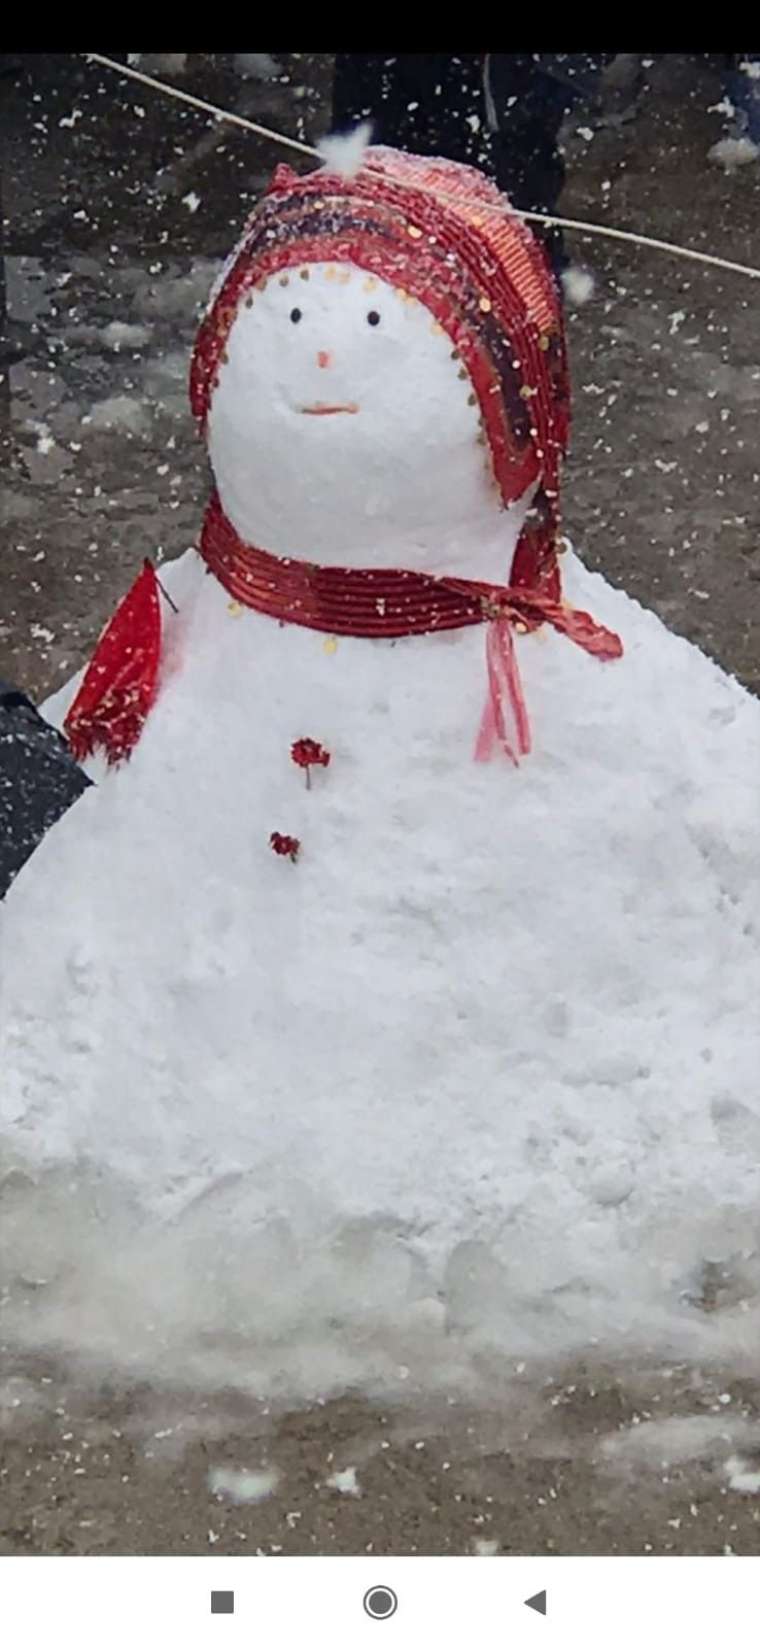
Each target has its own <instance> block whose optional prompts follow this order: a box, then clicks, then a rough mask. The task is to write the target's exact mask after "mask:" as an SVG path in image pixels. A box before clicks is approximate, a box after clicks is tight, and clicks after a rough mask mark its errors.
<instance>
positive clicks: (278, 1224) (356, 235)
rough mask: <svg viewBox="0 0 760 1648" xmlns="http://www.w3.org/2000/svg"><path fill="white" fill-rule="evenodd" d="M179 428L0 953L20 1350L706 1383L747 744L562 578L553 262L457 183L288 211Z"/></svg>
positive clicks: (384, 167) (748, 991) (736, 1113)
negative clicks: (53, 817)
mask: <svg viewBox="0 0 760 1648" xmlns="http://www.w3.org/2000/svg"><path fill="white" fill-rule="evenodd" d="M191 399H192V406H193V411H194V413H195V416H196V418H197V420H198V425H199V428H200V430H201V432H202V434H203V437H204V438H205V440H206V442H207V446H208V453H209V458H210V463H211V468H212V471H213V477H214V491H213V496H212V498H211V501H210V504H209V507H208V510H207V513H206V517H205V520H204V523H203V528H202V531H201V533H200V536H199V541H198V546H197V548H193V549H192V550H189V551H188V552H187V553H186V554H185V555H184V556H182V557H181V558H180V559H179V560H177V561H176V562H174V563H172V564H170V565H164V566H163V567H162V568H161V575H160V583H159V581H158V578H157V576H156V573H155V570H154V569H153V568H152V566H151V565H150V564H146V566H145V567H144V568H143V570H142V572H140V574H139V576H138V578H137V580H136V582H135V584H134V586H133V588H132V589H131V590H130V592H129V593H128V595H127V596H126V597H125V599H124V601H123V602H122V604H121V606H120V607H119V609H118V610H117V612H116V614H115V616H114V619H113V621H112V622H111V624H110V625H109V626H108V627H107V628H106V631H105V632H104V634H103V636H102V637H101V640H100V642H99V644H98V647H97V649H96V652H95V655H94V658H93V660H92V662H91V664H90V666H89V668H88V670H87V671H86V672H85V674H84V677H83V678H81V679H78V680H77V681H76V682H73V683H71V685H70V686H69V687H68V688H67V689H65V690H64V692H63V693H62V694H59V695H58V698H57V699H56V700H55V702H54V703H53V704H52V705H51V706H48V713H49V714H50V715H51V718H52V719H55V720H56V721H57V722H58V723H59V724H60V723H61V722H62V723H63V724H64V725H65V728H66V731H67V734H68V737H69V740H70V742H71V745H72V747H73V749H74V750H75V752H76V753H77V755H78V756H79V757H80V758H81V759H82V761H83V762H84V764H85V766H86V769H87V772H88V774H89V776H90V777H91V778H93V779H94V780H95V783H94V784H93V786H92V787H91V788H90V789H88V790H87V792H86V793H85V794H84V795H83V796H82V798H81V799H80V800H79V801H78V803H77V804H76V806H75V807H74V808H73V809H72V810H71V811H70V812H69V813H68V814H67V815H66V817H65V818H64V819H63V820H62V822H61V823H59V824H58V825H57V826H56V828H55V829H54V830H53V831H52V832H51V833H50V834H49V835H48V836H47V838H46V839H45V841H44V842H43V843H42V845H41V847H40V848H39V849H38V851H37V853H36V854H35V856H34V857H33V859H31V860H30V861H29V863H28V864H27V865H26V866H25V867H24V869H23V871H22V873H21V874H20V875H19V877H18V879H17V881H16V882H15V883H14V885H13V887H12V889H11V892H10V894H9V897H8V899H7V901H6V904H5V906H4V907H3V911H2V928H1V929H0V942H1V943H2V961H1V963H0V965H1V966H2V974H1V976H0V1068H1V1069H2V1090H1V1091H0V1146H1V1150H2V1158H1V1159H2V1164H3V1167H4V1170H5V1173H6V1177H8V1175H10V1176H11V1178H12V1179H13V1185H14V1191H13V1195H12V1196H10V1197H9V1196H6V1197H3V1196H2V1195H1V1194H0V1250H1V1251H2V1253H3V1255H4V1258H3V1259H2V1261H0V1264H1V1265H2V1269H3V1272H4V1275H3V1278H2V1279H3V1281H4V1283H5V1286H6V1288H7V1289H8V1290H9V1296H10V1297H11V1299H14V1298H15V1297H16V1294H14V1287H16V1286H17V1285H18V1278H19V1276H28V1273H29V1270H30V1267H32V1266H33V1267H34V1269H35V1273H36V1272H39V1271H42V1272H43V1273H44V1280H45V1284H46V1285H45V1287H44V1288H43V1287H40V1288H39V1289H38V1292H37V1294H36V1295H35V1299H34V1301H33V1304H32V1305H30V1301H29V1299H28V1297H27V1296H26V1295H25V1296H24V1299H23V1309H22V1308H21V1306H20V1305H19V1306H18V1308H17V1309H16V1312H15V1316H13V1317H8V1318H7V1320H9V1321H11V1320H12V1321H13V1322H14V1323H15V1327H16V1330H17V1331H18V1332H24V1333H26V1334H27V1335H32V1336H37V1337H38V1338H40V1339H44V1337H45V1335H46V1333H50V1332H53V1333H54V1334H55V1335H56V1337H57V1338H58V1340H59V1341H60V1339H61V1338H62V1337H65V1333H66V1331H67V1328H66V1324H67V1323H70V1322H71V1321H75V1323H76V1332H77V1334H78V1335H79V1338H80V1340H81V1337H82V1335H83V1334H84V1335H85V1336H86V1334H87V1333H90V1335H91V1337H92V1340H93V1342H95V1343H97V1344H99V1345H101V1346H102V1345H103V1344H104V1343H105V1342H106V1340H107V1341H108V1343H109V1345H111V1347H112V1348H113V1346H115V1345H116V1346H118V1347H119V1348H120V1350H121V1352H122V1353H124V1354H126V1346H127V1343H128V1345H129V1354H130V1355H135V1354H137V1352H136V1350H135V1346H136V1345H138V1344H140V1345H142V1346H143V1348H145V1346H146V1345H147V1340H146V1339H145V1336H144V1330H145V1323H146V1320H147V1319H148V1318H149V1319H150V1324H151V1328H150V1331H151V1333H152V1334H153V1339H152V1341H151V1347H152V1348H155V1344H156V1335H157V1331H158V1330H157V1328H156V1323H157V1322H158V1321H159V1320H160V1324H161V1327H160V1332H159V1333H158V1337H159V1338H160V1339H161V1342H162V1344H163V1345H164V1346H166V1344H167V1343H171V1345H172V1346H173V1347H174V1349H175V1351H176V1350H177V1347H179V1346H181V1355H182V1358H183V1359H184V1361H183V1365H184V1366H187V1365H188V1359H192V1357H193V1356H195V1355H196V1354H199V1352H198V1346H199V1345H200V1344H202V1343H203V1344H206V1345H207V1344H208V1340H209V1334H210V1333H211V1334H213V1336H215V1340H216V1342H217V1343H218V1342H221V1340H222V1339H224V1336H225V1333H227V1334H228V1335H229V1334H232V1335H233V1337H234V1338H235V1343H236V1344H237V1343H240V1342H243V1343H244V1344H245V1346H246V1356H247V1357H249V1358H253V1359H254V1360H255V1359H256V1357H257V1356H259V1355H260V1354H261V1347H262V1344H263V1343H264V1342H265V1341H267V1342H269V1341H271V1342H274V1341H275V1340H277V1342H278V1343H279V1342H280V1341H281V1340H282V1339H283V1338H285V1339H288V1342H289V1343H290V1345H291V1348H292V1347H293V1346H295V1345H299V1344H300V1345H301V1347H303V1345H304V1344H306V1343H308V1345H309V1347H310V1351H311V1355H312V1362H311V1366H312V1368H316V1367H319V1368H320V1369H321V1373H320V1375H319V1378H321V1379H322V1385H321V1387H320V1388H324V1386H325V1384H326V1383H329V1380H330V1377H331V1373H330V1371H329V1370H334V1363H333V1361H332V1360H331V1352H330V1350H329V1347H330V1346H331V1345H333V1342H334V1336H335V1334H336V1333H338V1332H339V1328H340V1331H343V1330H345V1332H349V1327H350V1324H353V1325H354V1328H355V1326H356V1322H357V1321H361V1322H362V1323H363V1324H364V1329H366V1326H367V1314H366V1313H367V1311H369V1312H370V1317H371V1323H372V1333H371V1335H369V1336H368V1335H367V1334H366V1332H365V1336H364V1338H362V1339H361V1344H362V1346H363V1347H364V1348H363V1350H361V1351H359V1350H357V1348H356V1345H357V1340H356V1336H355V1335H354V1339H353V1340H352V1344H353V1361H352V1363H351V1367H352V1371H353V1374H354V1376H355V1377H357V1378H358V1377H360V1376H362V1375H363V1374H364V1373H366V1372H367V1370H368V1367H369V1363H371V1364H372V1367H373V1368H375V1369H376V1363H377V1358H378V1357H379V1356H380V1355H381V1353H380V1350H379V1349H378V1347H379V1345H380V1344H381V1343H382V1344H383V1345H385V1346H386V1348H387V1347H388V1346H389V1345H392V1350H389V1351H388V1357H389V1365H390V1364H393V1365H396V1363H397V1362H398V1361H399V1360H401V1361H403V1362H404V1364H405V1366H407V1367H408V1365H409V1364H410V1362H411V1361H412V1360H413V1350H412V1348H411V1347H412V1346H413V1345H414V1344H417V1345H419V1344H420V1343H424V1355H423V1354H422V1353H420V1358H421V1359H420V1368H421V1369H423V1368H427V1369H428V1371H429V1369H430V1366H431V1352H430V1335H431V1333H433V1334H434V1336H435V1335H437V1338H436V1350H435V1356H434V1357H433V1358H432V1361H433V1362H435V1361H436V1359H437V1363H438V1365H439V1366H440V1365H442V1364H443V1361H444V1360H445V1355H448V1354H449V1351H448V1350H446V1349H445V1347H449V1348H450V1346H451V1344H452V1343H453V1342H454V1341H456V1343H457V1345H459V1346H460V1347H461V1345H462V1344H463V1343H464V1341H465V1340H467V1339H468V1338H469V1339H472V1340H473V1341H474V1342H475V1343H477V1344H478V1345H480V1346H481V1347H482V1345H483V1344H484V1343H489V1344H491V1343H495V1344H496V1345H498V1346H499V1347H501V1348H502V1349H503V1348H505V1347H506V1348H507V1349H509V1350H510V1351H521V1352H522V1351H524V1350H525V1349H526V1347H527V1348H532V1349H535V1348H536V1347H537V1346H539V1347H543V1348H546V1347H548V1346H552V1347H553V1348H555V1349H556V1348H557V1347H559V1348H560V1349H562V1350H565V1351H568V1352H569V1351H571V1350H573V1349H577V1348H578V1347H579V1346H585V1345H587V1344H588V1342H589V1340H590V1339H592V1338H593V1339H594V1340H596V1341H600V1340H601V1342H602V1343H603V1344H604V1345H605V1346H607V1348H615V1347H618V1346H619V1345H620V1343H621V1342H622V1343H625V1344H626V1346H630V1344H632V1343H639V1342H640V1343H642V1344H647V1345H651V1344H653V1343H654V1342H655V1341H658V1342H659V1340H662V1339H667V1341H668V1343H672V1342H673V1341H674V1340H675V1339H677V1338H678V1336H679V1334H680V1335H681V1337H682V1339H683V1340H684V1341H687V1340H688V1341H689V1342H690V1343H691V1342H692V1340H693V1338H694V1336H695V1335H698V1333H699V1332H700V1331H701V1330H700V1325H699V1321H698V1313H697V1312H696V1311H695V1309H694V1306H693V1298H694V1293H695V1289H696V1291H697V1292H698V1278H699V1274H700V1267H701V1265H702V1264H703V1263H704V1261H705V1258H706V1256H708V1255H712V1256H714V1255H715V1254H716V1252H719V1253H720V1254H723V1253H724V1250H725V1253H726V1255H727V1256H728V1258H729V1259H730V1255H731V1254H733V1253H734V1252H735V1251H739V1250H741V1251H742V1252H744V1253H745V1254H746V1253H747V1252H749V1251H750V1250H751V1248H752V1246H753V1243H754V1240H755V1229H756V1208H757V1192H758V1175H759V1171H760V1161H759V1159H758V1138H760V1096H759V1095H758V1090H757V1075H756V1072H757V1069H758V1067H759V1064H760V1061H759V1060H758V1052H759V1051H760V1047H759V1043H760V1031H759V1028H758V1022H757V1013H756V1003H757V1000H758V999H759V998H760V966H759V964H758V944H757V939H758V926H757V916H758V910H757V885H758V880H757V868H758V866H757V823H758V799H757V773H758V770H759V767H758V755H759V754H760V712H759V711H758V706H757V704H756V702H755V701H754V700H753V699H752V698H750V696H749V695H748V694H747V693H746V692H745V691H743V689H742V688H741V687H740V686H739V685H738V684H737V683H736V682H735V681H733V680H732V679H731V678H729V677H728V676H727V675H725V674H724V673H723V672H722V671H721V670H720V669H719V668H717V667H716V666H715V665H714V664H713V663H712V662H710V661H709V660H708V659H707V658H705V657H704V656H703V655H702V654H701V653H700V652H699V651H698V650H697V649H696V648H695V647H693V646H691V645H689V644H688V643H687V642H685V641H684V640H682V639H680V638H678V637H676V636H674V635H671V634H670V633H669V632H668V631H667V630H666V629H665V628H664V626H663V625H662V624H661V622H660V621H659V620H658V619H657V618H656V617H655V616H654V614H652V613H651V612H647V611H645V610H643V609H642V608H641V607H640V606H639V605H638V604H637V603H636V602H634V601H633V600H631V599H629V598H628V597H627V596H626V595H625V594H624V593H623V592H621V591H619V590H616V589H614V588H612V587H611V586H610V585H609V584H608V583H607V582H606V581H605V580H604V579H603V578H602V577H601V576H599V575H597V574H592V573H590V572H588V571H587V570H586V569H585V568H584V567H583V565H582V563H581V561H580V560H579V559H578V558H577V557H576V555H575V554H574V553H573V552H572V551H571V550H569V549H568V548H567V546H566V545H564V544H563V543H562V540H561V539H560V535H559V534H560V517H559V475H560V465H561V458H562V454H563V450H564V448H565V445H566V440H567V433H568V394H567V374H566V361H565V354H564V342H563V335H562V323H561V315H560V311H559V306H558V303H557V298H556V293H555V289H554V286H553V282H552V278H551V275H550V274H549V272H548V270H547V267H546V265H545V262H544V258H543V253H542V251H541V250H540V248H539V246H538V244H537V243H536V242H535V241H534V240H533V238H532V237H531V235H530V233H529V231H528V230H527V228H526V227H525V225H524V224H523V223H522V221H521V220H520V219H518V218H517V216H516V215H514V214H512V213H511V212H510V211H509V209H508V207H507V205H506V203H505V202H504V200H503V198H502V197H501V196H500V195H499V194H498V193H497V191H496V190H495V189H494V188H493V187H492V186H491V185H490V184H488V183H487V182H486V181H485V180H484V179H483V178H482V177H481V176H480V175H479V174H478V173H477V172H474V171H472V170H470V169H468V168H465V167H461V166H456V165H453V164H451V163H448V162H444V161H427V160H425V161H422V160H419V159H417V158H416V157H411V156H402V155H400V154H398V153H395V152H393V151H389V150H380V149H369V150H367V151H366V153H365V155H364V156H363V160H362V164H361V167H360V169H359V171H358V172H357V173H356V175H355V176H353V177H351V178H346V177H345V176H342V175H340V174H339V173H338V172H335V171H331V170H329V169H327V170H321V171H318V172H315V173H313V174H310V175H308V176H306V177H297V176H296V175H295V174H294V173H292V172H291V171H290V170H289V169H288V168H285V167H282V168H279V169H278V171H277V173H276V174H275V177H274V180H273V183H272V185H271V187H270V190H269V192H268V194H267V196H266V197H265V199H264V200H263V201H262V202H261V203H260V205H259V206H258V207H257V208H256V210H255V211H254V213H253V215H252V217H251V219H250V221H249V223H248V225H247V227H246V230H245V234H244V236H243V238H242V240H241V242H240V244H239V245H238V247H237V248H236V249H235V252H234V253H233V255H232V257H231V259H230V260H229V262H228V263H227V265H226V266H225V268H224V270H223V271H222V275H221V277H220V279H219V281H218V283H217V286H216V289H215V291H214V292H213V293H212V298H211V302H210V306H209V309H208V312H207V314H206V317H205V319H204V321H203V323H202V326H201V329H200V333H199V337H198V340H197V344H196V348H195V353H194V357H193V362H192V372H191ZM560 567H561V569H562V574H563V577H562V581H560ZM592 613H593V617H592V616H591V614H592ZM32 1254H33V1258H32V1257H30V1255H32ZM147 1254H150V1261H148V1258H147V1257H146V1255H147ZM191 1272H192V1277H193V1282H192V1286H191V1285H190V1283H189V1281H188V1276H189V1275H190V1273H191ZM178 1275H181V1276H182V1278H183V1279H184V1280H183V1285H181V1286H180V1285H179V1284H178V1280H177V1278H178ZM146 1300H148V1301H149V1303H148V1304H146ZM85 1301H86V1303H85ZM46 1313H47V1314H46ZM106 1321H107V1322H108V1324H109V1325H108V1328H107V1329H106V1327H105V1326H104V1323H106ZM51 1322H52V1324H53V1326H52V1327H51V1326H50V1324H51ZM743 1322H744V1326H743V1327H742V1329H741V1331H746V1317H745V1318H743ZM85 1323H86V1326H85ZM340 1324H342V1328H341V1327H340ZM346 1324H349V1327H347V1326H346ZM421 1324H424V1333H423V1332H422V1327H421ZM145 1331H147V1330H145ZM351 1331H353V1330H351ZM418 1331H419V1333H421V1334H422V1339H421V1340H418V1339H417V1338H415V1335H416V1334H417V1333H418ZM737 1331H739V1330H738V1329H737ZM360 1338H361V1336H360ZM370 1339H371V1347H372V1348H371V1350H370V1349H369V1348H367V1347H368V1344H369V1341H370ZM317 1346H319V1347H321V1349H320V1353H319V1354H317V1350H316V1348H315V1347H317ZM326 1347H327V1348H326ZM401 1351H403V1355H401V1354H400V1353H401ZM147 1354H148V1352H147V1349H146V1355H147ZM458 1354H459V1351H457V1355H458ZM292 1356H293V1357H295V1358H296V1360H297V1353H296V1351H295V1350H292ZM394 1358H395V1361H394ZM314 1377H315V1379H317V1375H316V1373H315V1374H314ZM421 1377H424V1374H422V1373H421Z"/></svg>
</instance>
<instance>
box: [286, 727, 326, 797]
mask: <svg viewBox="0 0 760 1648" xmlns="http://www.w3.org/2000/svg"><path fill="white" fill-rule="evenodd" d="M290 759H291V761H294V762H295V764H296V766H297V767H303V769H304V771H305V773H306V788H307V790H308V789H311V768H312V767H329V765H330V751H329V750H326V749H325V747H324V745H323V744H318V743H317V740H316V738H297V739H296V741H295V744H292V745H291V747H290Z"/></svg>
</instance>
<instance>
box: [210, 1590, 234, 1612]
mask: <svg viewBox="0 0 760 1648" xmlns="http://www.w3.org/2000/svg"><path fill="white" fill-rule="evenodd" d="M211 1612H212V1614H234V1612H235V1592H234V1591H212V1592H211Z"/></svg>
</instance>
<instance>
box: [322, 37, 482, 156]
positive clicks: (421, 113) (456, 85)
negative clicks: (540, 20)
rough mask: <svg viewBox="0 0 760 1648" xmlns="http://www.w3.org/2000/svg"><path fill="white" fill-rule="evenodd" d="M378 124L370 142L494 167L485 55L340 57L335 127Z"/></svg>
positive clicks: (352, 54) (353, 54)
mask: <svg viewBox="0 0 760 1648" xmlns="http://www.w3.org/2000/svg"><path fill="white" fill-rule="evenodd" d="M362 120H370V121H371V122H372V128H373V131H372V141H373V142H374V143H382V144H388V145H389V146H391V147H393V148H397V149H406V150H407V151H409V152H410V153H413V154H423V155H444V156H446V157H447V158H448V159H450V160H459V161H464V162H465V163H469V164H470V165H475V166H478V165H486V166H487V165H488V163H489V157H490V141H489V136H488V133H487V131H486V120H485V100H484V91H483V53H481V52H465V53H461V54H459V55H452V54H451V53H450V52H400V53H397V54H396V55H395V56H394V55H391V54H389V53H386V52H339V53H338V54H337V56H336V59H335V81H334V90H333V126H334V128H335V129H336V130H337V131H341V130H344V129H347V128H350V127H351V126H354V125H356V124H357V123H358V122H359V121H362Z"/></svg>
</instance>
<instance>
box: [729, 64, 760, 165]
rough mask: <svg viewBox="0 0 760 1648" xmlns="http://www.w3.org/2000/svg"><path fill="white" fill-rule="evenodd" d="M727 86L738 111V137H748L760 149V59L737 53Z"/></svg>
mask: <svg viewBox="0 0 760 1648" xmlns="http://www.w3.org/2000/svg"><path fill="white" fill-rule="evenodd" d="M727 85H728V95H729V97H730V99H731V102H732V103H733V105H734V109H735V110H736V136H738V137H746V138H748V139H749V141H750V143H754V144H755V145H756V147H760V57H758V56H757V55H753V54H751V53H746V54H745V53H744V52H737V53H735V54H734V55H733V58H732V63H731V68H730V70H729V73H728V77H727Z"/></svg>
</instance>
